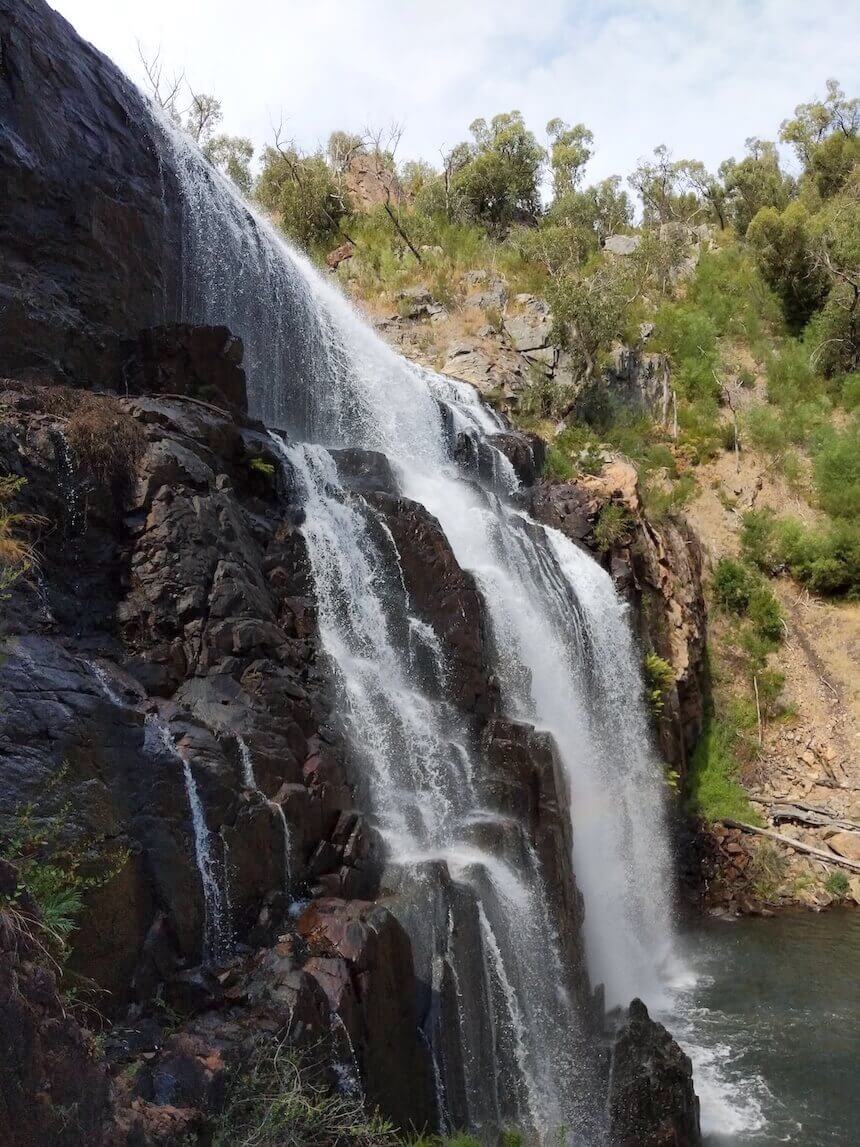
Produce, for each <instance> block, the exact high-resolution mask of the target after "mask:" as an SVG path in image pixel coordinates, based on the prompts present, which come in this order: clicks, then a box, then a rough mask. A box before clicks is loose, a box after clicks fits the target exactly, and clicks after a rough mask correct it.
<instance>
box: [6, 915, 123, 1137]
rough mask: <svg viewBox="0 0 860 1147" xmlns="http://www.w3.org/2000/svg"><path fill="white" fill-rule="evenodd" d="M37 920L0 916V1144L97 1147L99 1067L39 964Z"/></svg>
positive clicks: (106, 1101) (103, 1106)
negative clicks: (91, 1146)
mask: <svg viewBox="0 0 860 1147" xmlns="http://www.w3.org/2000/svg"><path fill="white" fill-rule="evenodd" d="M39 927H40V926H39V923H38V919H37V917H36V916H34V915H32V914H29V913H25V914H24V916H23V918H22V919H21V920H20V921H16V920H15V919H14V918H13V917H12V916H10V915H9V914H8V913H6V912H2V911H0V1141H2V1143H3V1144H4V1147H34V1145H41V1144H44V1145H45V1147H47V1145H48V1144H52V1145H56V1147H78V1145H79V1144H80V1143H90V1142H91V1143H94V1144H98V1143H100V1142H102V1138H103V1136H102V1133H103V1128H104V1126H105V1124H106V1122H107V1120H108V1118H109V1117H110V1091H109V1085H108V1078H107V1073H106V1071H105V1067H104V1064H103V1063H102V1062H100V1060H99V1057H98V1055H97V1053H96V1052H95V1050H94V1047H93V1044H92V1041H91V1038H90V1037H89V1035H88V1033H86V1032H85V1031H84V1030H83V1029H82V1028H81V1027H80V1025H79V1024H78V1023H77V1021H76V1020H74V1019H73V1018H72V1017H71V1016H70V1015H69V1014H68V1012H67V1011H66V1009H65V1008H64V1006H63V1002H62V1000H61V998H60V995H59V993H58V991H57V983H56V980H55V977H54V974H53V972H52V971H51V970H49V969H48V968H47V967H45V966H44V965H43V964H42V963H40V962H39V957H40V955H41V952H40V948H39V944H40V939H39Z"/></svg>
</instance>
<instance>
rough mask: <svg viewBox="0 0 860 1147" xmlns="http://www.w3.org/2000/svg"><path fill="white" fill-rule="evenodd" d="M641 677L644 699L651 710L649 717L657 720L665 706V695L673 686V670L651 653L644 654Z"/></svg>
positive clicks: (660, 658)
mask: <svg viewBox="0 0 860 1147" xmlns="http://www.w3.org/2000/svg"><path fill="white" fill-rule="evenodd" d="M642 676H643V678H644V681H645V699H646V701H647V702H648V707H649V709H650V710H651V716H652V717H653V718H654V719H655V720H658V719H659V718H660V716H661V714H662V712H663V709H664V708H665V705H666V694H667V693H668V692H669V690H670V689H671V688H672V687H673V686H674V684H675V670H674V669H673V668H672V666H671V665H670V664H669V662H668V661H666V660H664V658H662V657H659V656H658V655H657V654H656V653H653V652H651V653H646V654H645V659H644V661H643V662H642Z"/></svg>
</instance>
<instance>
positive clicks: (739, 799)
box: [687, 716, 759, 824]
mask: <svg viewBox="0 0 860 1147" xmlns="http://www.w3.org/2000/svg"><path fill="white" fill-rule="evenodd" d="M737 740H738V730H736V729H735V728H734V727H733V726H732V725H731V724H730V723H729V722H728V721H726V720H718V719H716V718H715V717H713V716H710V717H709V718H708V719H707V720H706V723H705V728H704V730H703V732H702V736H701V738H700V740H699V743H698V745H697V746H696V751H695V752H694V753H693V756H692V758H691V761H690V772H689V776H688V779H687V791H688V793H689V800H690V805H691V808H692V810H693V812H694V813H696V814H697V815H698V816H700V817H701V818H702V819H703V820H705V821H706V822H708V823H713V822H714V821H718V820H723V819H724V818H726V817H728V818H730V819H732V820H741V821H745V822H746V823H748V824H758V823H759V819H758V817H757V814H756V813H755V811H754V810H753V808H752V806H751V805H750V803H749V800H748V799H747V795H746V793H745V792H744V790H743V788H742V787H741V784H740V782H739V780H738V774H739V772H740V763H739V761H738V758H737V755H736V745H737Z"/></svg>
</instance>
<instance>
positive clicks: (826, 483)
mask: <svg viewBox="0 0 860 1147" xmlns="http://www.w3.org/2000/svg"><path fill="white" fill-rule="evenodd" d="M814 466H815V485H816V487H817V490H818V500H819V502H820V503H821V508H822V509H823V510H825V511H826V512H827V513H828V514H830V515H831V516H832V517H834V518H846V519H853V520H854V521H858V520H860V418H858V419H855V421H854V422H853V423H852V424H851V425H850V426H849V427H848V428H847V429H846V430H844V431H843V432H841V433H836V432H834V433H833V434H832V435H831V436H830V437H829V440H828V441H827V442H826V444H825V445H823V446H822V448H821V449H820V450H819V451H818V452H817V454H816V455H815V462H814Z"/></svg>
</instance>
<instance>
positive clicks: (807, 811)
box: [767, 801, 860, 832]
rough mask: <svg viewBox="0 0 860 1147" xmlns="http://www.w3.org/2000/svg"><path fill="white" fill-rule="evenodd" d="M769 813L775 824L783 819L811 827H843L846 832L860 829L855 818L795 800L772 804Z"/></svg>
mask: <svg viewBox="0 0 860 1147" xmlns="http://www.w3.org/2000/svg"><path fill="white" fill-rule="evenodd" d="M767 815H768V817H769V818H770V819H771V820H772V821H773V822H774V824H779V823H780V822H781V821H795V822H796V823H797V824H806V825H809V826H810V828H842V829H845V831H846V832H857V830H858V829H860V825H858V824H856V823H855V822H854V821H853V820H846V819H844V818H843V817H839V816H836V815H835V814H834V813H832V812H830V811H829V810H825V809H820V808H815V807H814V806H812V805H804V804H800V803H794V802H793V801H792V802H790V803H788V802H786V803H782V804H772V805H771V806H770V808H769V809H768V813H767Z"/></svg>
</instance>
